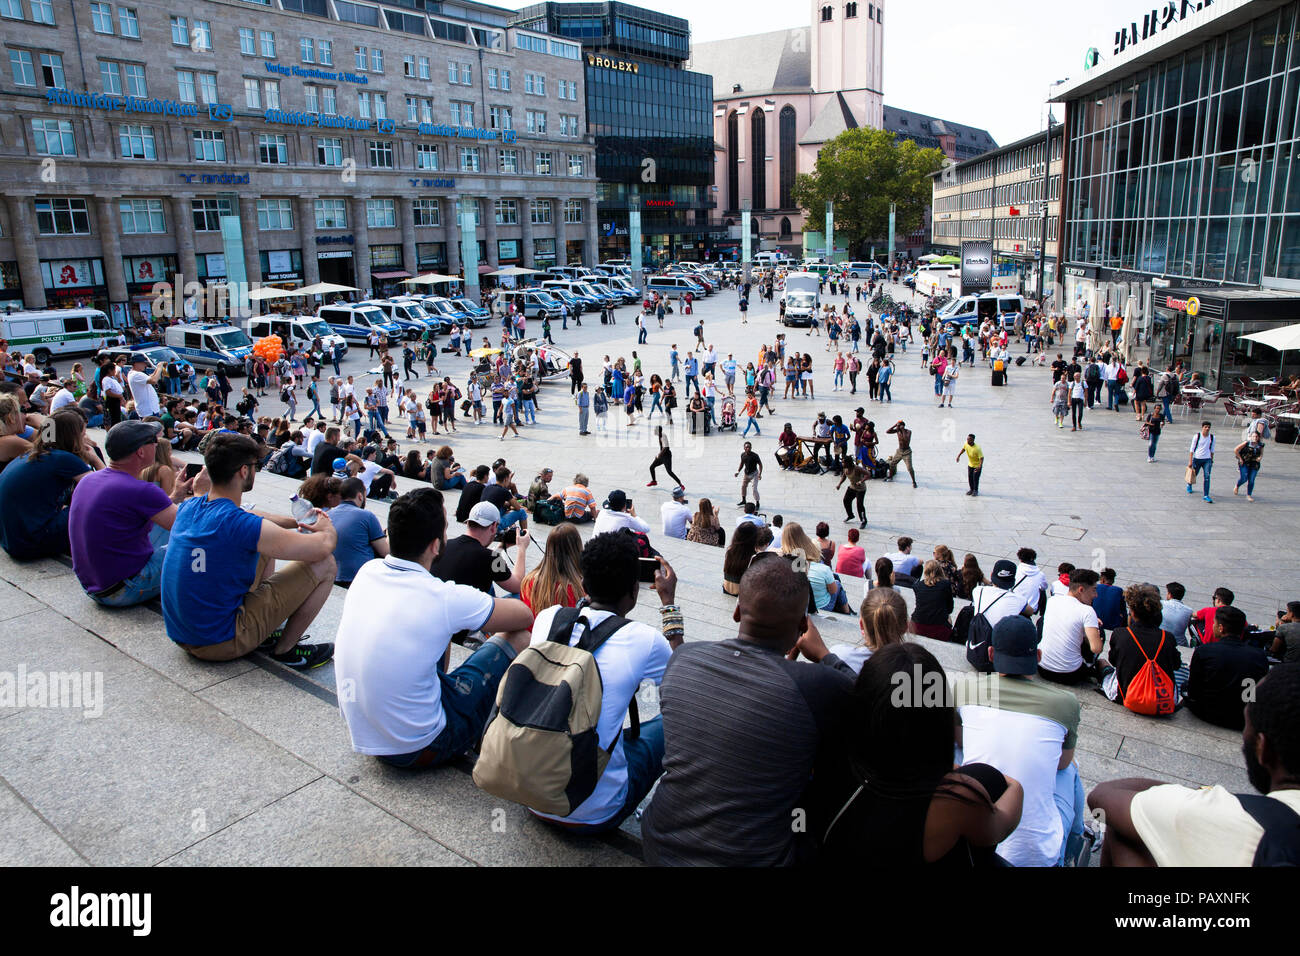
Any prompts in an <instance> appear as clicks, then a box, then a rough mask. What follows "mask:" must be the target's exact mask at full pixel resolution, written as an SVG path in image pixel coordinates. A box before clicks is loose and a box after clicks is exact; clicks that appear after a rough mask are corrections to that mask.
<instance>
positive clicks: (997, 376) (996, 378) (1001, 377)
mask: <svg viewBox="0 0 1300 956" xmlns="http://www.w3.org/2000/svg"><path fill="white" fill-rule="evenodd" d="M1006 384H1007V373H1006V372H997V371H995V372H994V373H993V387H994V388H1001V387H1002V386H1003V385H1006Z"/></svg>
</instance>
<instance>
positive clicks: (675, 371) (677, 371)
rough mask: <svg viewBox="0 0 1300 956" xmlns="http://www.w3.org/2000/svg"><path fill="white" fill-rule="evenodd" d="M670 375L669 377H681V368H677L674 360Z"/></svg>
mask: <svg viewBox="0 0 1300 956" xmlns="http://www.w3.org/2000/svg"><path fill="white" fill-rule="evenodd" d="M670 377H671V378H681V377H682V373H681V369H679V368H678V367H677V363H676V362H673V373H672V375H671V376H670Z"/></svg>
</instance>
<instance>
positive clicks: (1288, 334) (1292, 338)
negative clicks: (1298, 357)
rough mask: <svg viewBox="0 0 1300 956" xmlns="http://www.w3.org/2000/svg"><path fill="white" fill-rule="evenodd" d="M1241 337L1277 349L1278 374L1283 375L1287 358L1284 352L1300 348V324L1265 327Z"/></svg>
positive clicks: (1279, 376)
mask: <svg viewBox="0 0 1300 956" xmlns="http://www.w3.org/2000/svg"><path fill="white" fill-rule="evenodd" d="M1241 339H1242V340H1243V341H1246V342H1258V343H1259V344H1260V345H1267V346H1268V347H1269V348H1272V349H1277V351H1278V362H1277V376H1278V378H1279V379H1281V377H1282V367H1283V365H1284V362H1285V359H1284V357H1283V356H1282V353H1283V352H1295V351H1297V350H1300V324H1297V325H1284V326H1282V327H1281V328H1278V329H1265V330H1264V331H1263V332H1252V333H1251V334H1250V335H1243V336H1241Z"/></svg>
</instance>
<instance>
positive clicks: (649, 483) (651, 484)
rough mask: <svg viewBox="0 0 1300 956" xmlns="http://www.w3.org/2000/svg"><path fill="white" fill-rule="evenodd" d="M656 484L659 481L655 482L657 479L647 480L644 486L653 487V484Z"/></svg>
mask: <svg viewBox="0 0 1300 956" xmlns="http://www.w3.org/2000/svg"><path fill="white" fill-rule="evenodd" d="M657 484H659V482H657V481H647V482H646V483H645V486H646V487H647V488H653V487H654V486H655V485H657Z"/></svg>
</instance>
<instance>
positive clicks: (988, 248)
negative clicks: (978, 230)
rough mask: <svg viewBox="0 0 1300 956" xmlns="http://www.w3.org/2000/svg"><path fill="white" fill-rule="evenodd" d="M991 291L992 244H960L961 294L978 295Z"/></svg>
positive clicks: (985, 241)
mask: <svg viewBox="0 0 1300 956" xmlns="http://www.w3.org/2000/svg"><path fill="white" fill-rule="evenodd" d="M992 289H993V243H992V242H989V241H987V240H980V241H977V242H963V243H962V244H961V294H962V295H979V294H980V293H981V292H990V291H992Z"/></svg>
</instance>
